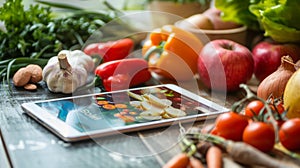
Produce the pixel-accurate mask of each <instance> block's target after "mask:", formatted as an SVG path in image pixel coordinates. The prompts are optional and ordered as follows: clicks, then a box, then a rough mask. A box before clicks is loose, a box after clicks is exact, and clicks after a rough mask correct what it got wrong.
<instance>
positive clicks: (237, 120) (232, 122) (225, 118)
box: [214, 112, 248, 141]
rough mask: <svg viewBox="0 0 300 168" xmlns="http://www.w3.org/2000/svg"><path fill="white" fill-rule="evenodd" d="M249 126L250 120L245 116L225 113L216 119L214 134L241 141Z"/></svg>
mask: <svg viewBox="0 0 300 168" xmlns="http://www.w3.org/2000/svg"><path fill="white" fill-rule="evenodd" d="M247 125H248V119H247V117H245V116H244V115H241V114H238V113H235V112H228V113H223V114H220V115H219V116H218V117H217V119H216V123H215V128H214V129H215V130H214V134H216V135H218V136H221V137H223V138H225V139H230V140H233V141H241V140H242V136H243V131H244V129H245V127H246V126H247Z"/></svg>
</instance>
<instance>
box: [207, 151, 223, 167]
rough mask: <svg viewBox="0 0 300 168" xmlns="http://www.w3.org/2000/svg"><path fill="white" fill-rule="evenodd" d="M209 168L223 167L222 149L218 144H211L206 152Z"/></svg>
mask: <svg viewBox="0 0 300 168" xmlns="http://www.w3.org/2000/svg"><path fill="white" fill-rule="evenodd" d="M206 164H207V168H222V150H221V149H220V148H219V147H217V146H211V147H210V148H208V150H207V153H206Z"/></svg>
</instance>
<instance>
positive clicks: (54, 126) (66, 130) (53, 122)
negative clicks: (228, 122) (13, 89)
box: [21, 84, 229, 142]
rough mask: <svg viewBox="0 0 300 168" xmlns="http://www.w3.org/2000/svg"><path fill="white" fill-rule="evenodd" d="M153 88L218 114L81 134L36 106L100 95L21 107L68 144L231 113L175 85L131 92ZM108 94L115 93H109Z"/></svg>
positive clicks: (198, 115)
mask: <svg viewBox="0 0 300 168" xmlns="http://www.w3.org/2000/svg"><path fill="white" fill-rule="evenodd" d="M153 87H167V88H169V89H171V90H174V91H176V92H179V93H181V94H182V95H184V96H186V97H189V98H191V99H193V100H195V101H198V102H200V103H203V104H205V105H207V106H209V107H211V108H213V109H215V110H216V112H210V113H205V114H197V115H190V116H185V117H180V118H172V119H163V120H157V121H151V122H146V123H139V124H134V125H126V126H122V127H116V128H113V129H102V130H95V131H89V132H80V131H78V130H76V129H75V128H73V127H71V126H69V125H68V124H66V123H64V122H63V121H61V120H60V119H58V118H57V117H56V116H54V115H52V114H50V113H49V112H47V111H46V110H44V109H43V108H41V107H40V106H38V105H36V103H40V102H48V101H56V100H64V99H70V98H80V97H87V96H95V95H98V94H99V93H94V94H88V95H81V96H74V97H65V98H58V99H51V100H41V101H35V102H28V103H23V104H22V105H21V107H22V109H23V110H24V111H25V112H26V113H27V114H28V115H29V116H31V117H32V118H34V119H35V120H36V121H37V122H39V123H40V124H42V125H44V126H45V127H46V128H48V129H49V130H51V131H52V132H53V133H55V134H56V135H57V136H59V137H60V138H61V139H63V140H64V141H67V142H74V141H79V140H85V139H90V138H96V137H102V136H107V135H113V134H117V133H127V132H132V131H140V130H145V129H150V128H157V127H162V126H168V125H170V124H177V123H179V122H194V121H199V120H205V119H212V118H215V117H216V116H217V115H219V114H221V113H224V112H228V111H229V109H227V108H226V107H223V106H221V105H218V104H216V103H214V102H212V101H210V100H207V99H205V98H203V97H201V96H198V95H196V94H194V93H192V92H190V91H188V90H186V89H183V88H181V87H179V86H176V85H173V84H163V85H155V86H147V87H141V88H133V89H129V90H139V89H145V88H153ZM122 91H124V90H120V91H115V92H122ZM107 93H114V92H107ZM101 94H105V92H103V93H101Z"/></svg>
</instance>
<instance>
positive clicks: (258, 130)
mask: <svg viewBox="0 0 300 168" xmlns="http://www.w3.org/2000/svg"><path fill="white" fill-rule="evenodd" d="M243 141H244V142H245V143H247V144H250V145H252V146H253V147H255V148H257V149H259V150H260V151H263V152H269V151H271V150H272V149H273V147H274V144H275V130H274V128H273V126H272V125H271V124H269V123H265V122H251V123H250V124H249V125H248V126H247V127H246V128H245V130H244V133H243Z"/></svg>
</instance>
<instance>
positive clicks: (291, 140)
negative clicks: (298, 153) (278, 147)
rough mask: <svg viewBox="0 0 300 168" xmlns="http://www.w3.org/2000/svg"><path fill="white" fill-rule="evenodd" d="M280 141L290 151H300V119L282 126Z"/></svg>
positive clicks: (288, 121)
mask: <svg viewBox="0 0 300 168" xmlns="http://www.w3.org/2000/svg"><path fill="white" fill-rule="evenodd" d="M279 140H280V142H281V144H282V145H283V146H284V147H285V148H287V149H288V150H292V151H295V150H300V118H293V119H289V120H287V121H286V122H285V123H283V124H282V126H281V127H280V129H279Z"/></svg>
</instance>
